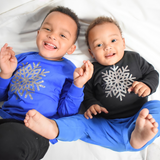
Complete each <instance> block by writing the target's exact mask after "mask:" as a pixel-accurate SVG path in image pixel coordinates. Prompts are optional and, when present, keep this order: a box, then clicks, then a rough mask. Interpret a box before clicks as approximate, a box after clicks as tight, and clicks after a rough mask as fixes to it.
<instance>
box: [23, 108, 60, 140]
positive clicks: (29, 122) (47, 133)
mask: <svg viewBox="0 0 160 160" xmlns="http://www.w3.org/2000/svg"><path fill="white" fill-rule="evenodd" d="M24 123H25V126H26V127H28V128H30V129H31V130H33V131H34V132H36V133H38V134H40V135H41V136H43V137H45V138H47V139H54V138H56V137H57V136H58V127H57V124H56V122H55V121H54V120H50V119H48V118H46V117H44V116H43V115H42V114H40V113H39V112H38V111H36V110H35V109H33V110H29V111H28V112H27V114H26V117H25V119H24Z"/></svg>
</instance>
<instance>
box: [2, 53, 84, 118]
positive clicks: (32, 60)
mask: <svg viewBox="0 0 160 160" xmlns="http://www.w3.org/2000/svg"><path fill="white" fill-rule="evenodd" d="M16 57H17V60H18V65H17V68H16V70H15V72H14V73H13V76H12V77H11V78H10V79H2V78H0V101H5V102H4V104H3V106H2V108H1V109H0V116H1V117H2V118H4V119H6V118H12V119H17V120H24V118H25V114H26V113H27V111H28V110H30V109H36V110H37V111H39V112H40V113H41V114H43V115H44V116H46V117H48V118H50V119H52V118H59V117H63V116H69V115H73V114H76V113H78V110H79V106H80V104H81V101H82V100H83V88H78V87H76V86H75V85H74V84H73V72H74V70H75V68H76V67H75V65H74V64H73V63H72V62H70V61H69V60H67V59H66V58H63V59H62V60H61V61H51V60H47V59H44V58H43V57H41V56H40V55H39V54H38V53H37V52H28V53H22V54H19V55H17V56H16Z"/></svg>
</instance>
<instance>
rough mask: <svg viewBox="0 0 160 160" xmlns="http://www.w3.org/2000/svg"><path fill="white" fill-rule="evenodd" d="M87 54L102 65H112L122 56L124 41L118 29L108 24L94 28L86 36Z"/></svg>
mask: <svg viewBox="0 0 160 160" xmlns="http://www.w3.org/2000/svg"><path fill="white" fill-rule="evenodd" d="M88 43H89V47H90V49H89V52H90V54H91V56H92V57H93V58H95V59H96V60H97V62H99V63H100V64H102V65H105V66H108V65H114V64H116V63H117V62H118V61H120V60H121V59H122V57H123V55H124V49H125V40H124V38H122V35H121V33H120V30H119V29H118V27H117V26H116V25H115V24H113V23H109V22H104V23H103V24H99V25H96V26H94V27H93V28H92V29H91V30H90V31H89V34H88Z"/></svg>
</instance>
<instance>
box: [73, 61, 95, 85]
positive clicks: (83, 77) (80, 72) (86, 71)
mask: <svg viewBox="0 0 160 160" xmlns="http://www.w3.org/2000/svg"><path fill="white" fill-rule="evenodd" d="M83 63H84V64H83V65H82V67H80V68H76V69H75V71H74V74H73V78H74V84H75V86H77V87H79V88H82V87H83V85H84V84H85V83H86V82H87V81H88V80H89V79H90V78H91V77H92V74H93V64H92V63H91V62H90V61H89V60H88V61H83Z"/></svg>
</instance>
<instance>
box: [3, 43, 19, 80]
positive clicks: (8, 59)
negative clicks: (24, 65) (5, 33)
mask: <svg viewBox="0 0 160 160" xmlns="http://www.w3.org/2000/svg"><path fill="white" fill-rule="evenodd" d="M16 67H17V59H16V57H15V53H14V51H13V50H12V48H11V47H8V44H5V45H4V46H3V47H2V48H1V51H0V68H1V72H0V77H1V78H4V79H8V78H10V77H11V76H12V74H13V72H14V71H15V69H16Z"/></svg>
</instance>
